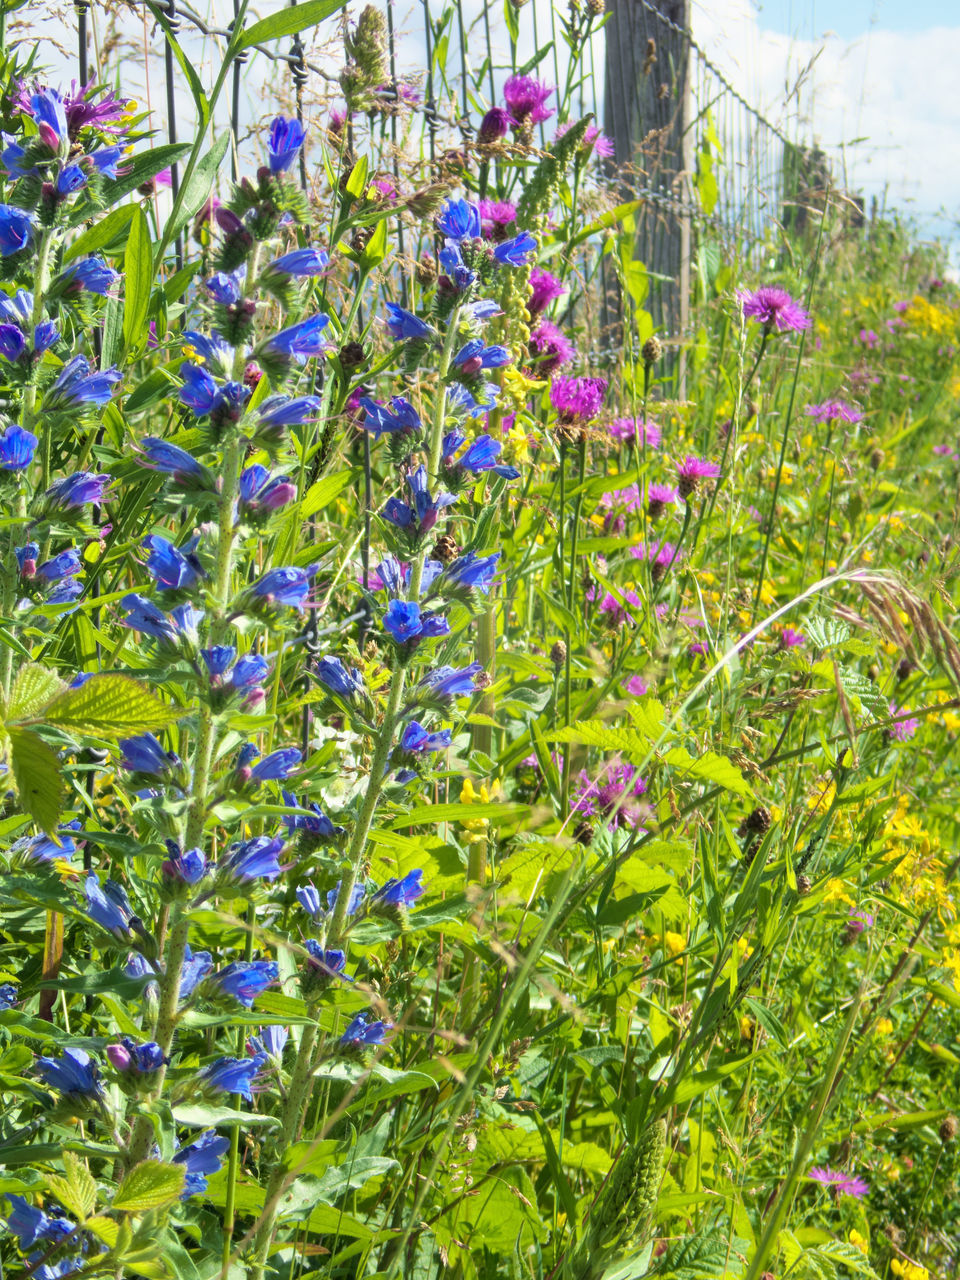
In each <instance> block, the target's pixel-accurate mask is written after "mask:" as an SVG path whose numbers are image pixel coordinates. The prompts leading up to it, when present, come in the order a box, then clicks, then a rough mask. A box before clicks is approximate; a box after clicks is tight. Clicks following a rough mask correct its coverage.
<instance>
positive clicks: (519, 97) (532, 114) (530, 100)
mask: <svg viewBox="0 0 960 1280" xmlns="http://www.w3.org/2000/svg"><path fill="white" fill-rule="evenodd" d="M553 90H554V86H553V85H551V84H544V82H543V81H542V80H538V79H537V78H536V77H535V76H511V77H510V79H509V80H508V81H507V83H506V84H505V85H504V86H503V100H504V102H505V103H506V104H507V109H508V111H509V112H510V114H511V115H512V116H513V118H514V120H516V121H517V123H518V124H521V125H522V124H524V123H525V122H526V121H528V120H529V121H530V123H531V124H540V123H542V122H543V121H544V120H549V119H550V117H551V116H552V115H553V109H552V108H551V107H548V106H547V105H546V102H547V99H548V98H550V97H552V96H553Z"/></svg>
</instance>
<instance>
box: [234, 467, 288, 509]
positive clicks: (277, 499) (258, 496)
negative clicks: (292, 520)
mask: <svg viewBox="0 0 960 1280" xmlns="http://www.w3.org/2000/svg"><path fill="white" fill-rule="evenodd" d="M296 496H297V486H296V485H295V484H294V483H293V481H292V480H291V479H290V478H289V477H288V476H271V475H270V472H269V471H268V470H267V469H266V467H262V466H261V465H260V464H259V462H255V463H254V464H253V466H252V467H247V468H245V470H244V471H243V472H242V474H241V476H240V492H239V500H240V506H241V507H244V508H246V510H247V511H249V512H250V513H251V514H252V515H258V514H260V513H262V512H266V511H278V510H279V509H280V508H281V507H285V506H286V505H287V503H288V502H292V501H293V499H294V498H295V497H296Z"/></svg>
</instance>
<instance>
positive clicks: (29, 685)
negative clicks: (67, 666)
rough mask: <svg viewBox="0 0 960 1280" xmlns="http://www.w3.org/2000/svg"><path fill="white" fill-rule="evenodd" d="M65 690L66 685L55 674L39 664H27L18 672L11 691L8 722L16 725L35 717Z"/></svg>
mask: <svg viewBox="0 0 960 1280" xmlns="http://www.w3.org/2000/svg"><path fill="white" fill-rule="evenodd" d="M65 688H66V685H65V684H64V682H63V681H62V680H61V679H60V677H59V676H58V675H57V674H56V673H55V672H53V671H48V670H47V668H46V667H41V666H40V664H39V663H37V662H28V663H26V665H25V666H22V667H21V668H20V670H19V671H18V672H17V678H16V680H15V681H14V682H13V688H12V689H11V690H10V701H9V703H8V704H7V720H8V722H10V723H13V724H15V723H16V722H17V721H18V720H27V719H30V718H32V717H34V716H35V715H36V714H37V712H38V711H39V710H40V709H41V707H44V706H46V704H47V703H48V702H50V701H51V699H52V698H55V697H56V696H57V694H58V693H62V692H63V690H64V689H65Z"/></svg>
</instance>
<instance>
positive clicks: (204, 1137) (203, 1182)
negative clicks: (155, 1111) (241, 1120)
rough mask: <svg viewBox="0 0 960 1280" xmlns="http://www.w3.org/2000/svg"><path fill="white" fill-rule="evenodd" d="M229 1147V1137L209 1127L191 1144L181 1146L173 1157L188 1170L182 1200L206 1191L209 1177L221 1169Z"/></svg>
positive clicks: (174, 1160)
mask: <svg viewBox="0 0 960 1280" xmlns="http://www.w3.org/2000/svg"><path fill="white" fill-rule="evenodd" d="M229 1147H230V1139H229V1138H221V1137H220V1135H219V1134H218V1133H217V1132H216V1130H214V1129H207V1130H206V1131H205V1132H204V1133H201V1135H200V1137H199V1138H197V1139H196V1140H195V1141H194V1142H191V1143H190V1145H189V1146H187V1147H181V1148H180V1150H179V1151H178V1152H177V1153H176V1155H175V1156H174V1157H173V1163H174V1164H182V1165H184V1166H185V1167H186V1170H187V1173H186V1177H185V1178H184V1181H183V1191H182V1192H181V1193H180V1199H181V1200H186V1199H188V1198H189V1197H190V1196H198V1195H200V1194H201V1192H203V1191H206V1189H207V1179H208V1178H210V1177H212V1175H213V1174H215V1173H216V1172H217V1171H218V1170H219V1168H220V1164H221V1157H222V1156H224V1155H225V1154H226V1152H227V1151H228V1150H229Z"/></svg>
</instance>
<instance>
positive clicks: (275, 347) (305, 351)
mask: <svg viewBox="0 0 960 1280" xmlns="http://www.w3.org/2000/svg"><path fill="white" fill-rule="evenodd" d="M329 323H330V317H329V316H325V315H323V314H322V313H321V314H318V315H315V316H310V317H309V318H308V319H306V320H301V321H300V323H299V324H295V325H291V326H290V328H289V329H281V330H280V332H279V333H275V334H274V335H273V337H272V338H268V339H267V340H266V342H263V343H261V345H260V347H259V351H260V353H261V355H264V356H267V357H268V358H269V357H273V358H274V359H276V360H279V361H281V362H282V363H285V362H287V361H289V360H296V362H297V363H298V364H306V362H307V359H308V357H310V356H322V355H323V354H324V352H326V351H329V350H330V347H331V344H330V343H329V342H328V341H327V340H326V338H324V337H323V330H324V329H325V328H326V327H327V325H328V324H329Z"/></svg>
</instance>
